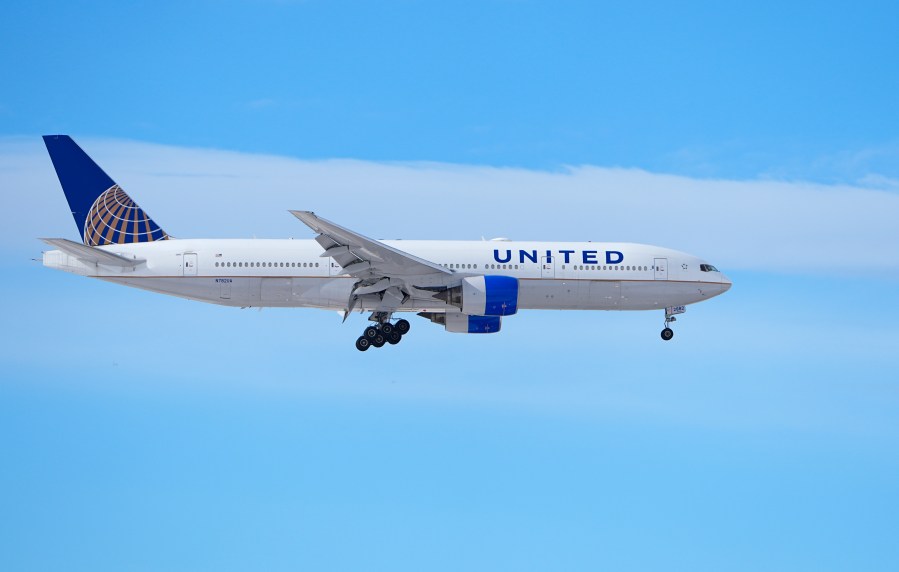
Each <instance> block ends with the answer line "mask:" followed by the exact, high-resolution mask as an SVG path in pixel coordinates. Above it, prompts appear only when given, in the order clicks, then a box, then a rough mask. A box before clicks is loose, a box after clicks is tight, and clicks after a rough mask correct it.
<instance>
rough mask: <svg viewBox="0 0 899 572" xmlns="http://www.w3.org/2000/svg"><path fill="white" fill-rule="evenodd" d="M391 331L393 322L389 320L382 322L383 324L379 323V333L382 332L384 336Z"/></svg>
mask: <svg viewBox="0 0 899 572" xmlns="http://www.w3.org/2000/svg"><path fill="white" fill-rule="evenodd" d="M391 332H393V324H391V323H390V322H384V323H383V324H381V333H382V334H384V337H385V338H386V337H387V336H389V335H390V333H391Z"/></svg>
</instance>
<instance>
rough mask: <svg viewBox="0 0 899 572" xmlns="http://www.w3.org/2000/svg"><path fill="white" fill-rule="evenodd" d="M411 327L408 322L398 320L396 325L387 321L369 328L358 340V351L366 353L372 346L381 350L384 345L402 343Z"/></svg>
mask: <svg viewBox="0 0 899 572" xmlns="http://www.w3.org/2000/svg"><path fill="white" fill-rule="evenodd" d="M411 327H412V326H411V324H409V322H408V321H407V320H397V322H396V323H395V324H391V323H390V322H389V321H385V322H381V323H380V324H377V325H375V326H369V327H367V328H365V330H364V331H363V332H362V335H361V336H359V339H357V340H356V349H357V350H359V351H360V352H364V351H366V350H368V348H370V347H372V346H374V347H376V348H380V347H381V346H383V345H384V344H390V345H396V344H398V343H400V341H402V339H403V335H404V334H406V333H408V332H409V329H410V328H411Z"/></svg>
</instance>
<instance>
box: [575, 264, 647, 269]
mask: <svg viewBox="0 0 899 572" xmlns="http://www.w3.org/2000/svg"><path fill="white" fill-rule="evenodd" d="M571 268H572V269H573V270H637V271H642V270H649V266H618V265H614V266H581V265H578V264H575V265H574V266H572V267H571ZM562 270H565V265H564V264H563V265H562Z"/></svg>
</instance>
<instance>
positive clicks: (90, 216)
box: [84, 185, 169, 246]
mask: <svg viewBox="0 0 899 572" xmlns="http://www.w3.org/2000/svg"><path fill="white" fill-rule="evenodd" d="M168 238H169V235H168V234H166V233H165V231H163V230H162V229H161V228H159V226H158V225H157V224H156V223H155V222H153V220H152V219H151V218H150V217H149V216H147V213H145V212H144V210H143V209H142V208H140V207H139V206H138V205H137V203H135V202H134V201H133V200H132V199H131V197H129V196H128V194H127V193H126V192H125V191H124V190H122V187H120V186H118V185H113V186H111V187H109V188H108V189H106V190H105V191H103V193H101V194H100V196H99V197H97V200H95V201H94V204H93V206H91V209H90V211H88V213H87V219H86V220H85V222H84V244H86V245H88V246H103V245H105V244H127V243H132V242H153V241H156V240H166V239H168Z"/></svg>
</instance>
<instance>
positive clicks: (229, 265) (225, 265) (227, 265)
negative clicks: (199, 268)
mask: <svg viewBox="0 0 899 572" xmlns="http://www.w3.org/2000/svg"><path fill="white" fill-rule="evenodd" d="M215 267H216V268H219V267H222V268H313V267H314V268H318V262H315V263H312V262H302V263H301V262H216V263H215Z"/></svg>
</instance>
